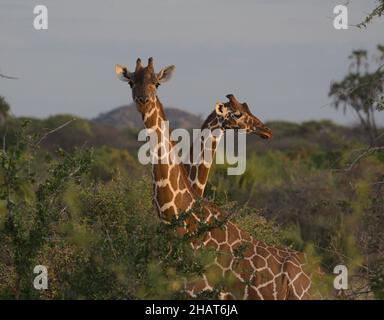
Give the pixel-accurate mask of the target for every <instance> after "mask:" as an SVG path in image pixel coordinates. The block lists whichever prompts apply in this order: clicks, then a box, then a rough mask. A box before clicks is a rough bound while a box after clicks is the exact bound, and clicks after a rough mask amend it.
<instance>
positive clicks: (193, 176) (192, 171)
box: [186, 166, 197, 181]
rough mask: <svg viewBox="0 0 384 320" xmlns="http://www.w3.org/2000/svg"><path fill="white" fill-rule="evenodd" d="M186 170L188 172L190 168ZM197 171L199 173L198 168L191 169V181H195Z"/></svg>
mask: <svg viewBox="0 0 384 320" xmlns="http://www.w3.org/2000/svg"><path fill="white" fill-rule="evenodd" d="M186 169H187V170H188V168H186ZM196 171H197V167H196V166H192V167H191V168H190V173H189V178H190V180H191V181H195V178H196Z"/></svg>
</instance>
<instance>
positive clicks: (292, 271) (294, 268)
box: [284, 260, 301, 280]
mask: <svg viewBox="0 0 384 320" xmlns="http://www.w3.org/2000/svg"><path fill="white" fill-rule="evenodd" d="M284 269H285V270H284V271H285V272H286V273H287V274H288V278H289V279H291V280H292V279H293V278H294V277H295V275H297V273H299V272H300V271H301V268H300V267H299V266H298V265H296V264H295V263H293V262H292V261H290V260H288V261H286V262H285V266H284Z"/></svg>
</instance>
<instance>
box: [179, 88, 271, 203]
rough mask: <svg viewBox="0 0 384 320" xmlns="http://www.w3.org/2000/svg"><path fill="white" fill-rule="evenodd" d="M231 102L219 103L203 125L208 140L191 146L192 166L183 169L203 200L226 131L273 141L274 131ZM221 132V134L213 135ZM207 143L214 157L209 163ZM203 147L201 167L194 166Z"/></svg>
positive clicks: (199, 165)
mask: <svg viewBox="0 0 384 320" xmlns="http://www.w3.org/2000/svg"><path fill="white" fill-rule="evenodd" d="M227 98H228V100H229V101H228V102H226V103H220V102H219V103H217V104H216V106H215V110H214V111H212V112H211V114H210V115H209V116H208V117H207V119H206V120H205V121H204V123H203V125H202V127H201V130H205V129H208V130H209V132H210V134H209V136H206V137H204V139H203V138H202V137H201V138H200V143H199V141H195V143H193V144H192V145H191V149H190V154H189V157H190V160H191V161H190V163H185V164H184V166H185V168H186V170H187V175H188V180H189V182H190V184H191V186H192V188H193V189H194V190H195V192H196V194H198V195H199V196H203V194H204V189H205V186H206V184H207V181H208V177H209V172H210V170H211V166H212V163H213V159H214V157H215V154H216V150H217V147H218V145H219V143H220V140H221V138H222V136H223V134H224V131H225V130H227V129H243V130H245V132H246V133H255V134H257V135H259V136H260V137H261V138H263V139H270V138H272V131H271V130H270V129H269V128H268V127H266V126H265V125H264V124H263V123H262V122H261V121H260V119H258V118H257V117H255V116H254V115H253V114H252V112H251V111H250V110H249V107H248V105H247V104H246V103H240V102H239V101H237V99H236V98H235V96H234V95H233V94H228V95H227ZM216 129H218V130H217V131H218V134H214V132H216V131H215V130H216ZM205 141H210V144H211V145H210V148H211V150H212V151H211V155H210V157H209V159H205V158H204V150H205V149H206V148H204V147H205ZM197 145H200V155H199V158H198V159H201V161H200V162H198V163H193V161H192V160H193V148H194V146H197Z"/></svg>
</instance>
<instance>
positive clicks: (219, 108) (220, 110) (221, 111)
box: [215, 102, 228, 117]
mask: <svg viewBox="0 0 384 320" xmlns="http://www.w3.org/2000/svg"><path fill="white" fill-rule="evenodd" d="M215 110H216V114H217V115H219V116H221V117H225V116H226V115H227V113H228V108H227V107H226V106H225V104H224V103H221V102H217V103H216V106H215Z"/></svg>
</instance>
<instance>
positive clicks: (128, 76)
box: [115, 64, 133, 82]
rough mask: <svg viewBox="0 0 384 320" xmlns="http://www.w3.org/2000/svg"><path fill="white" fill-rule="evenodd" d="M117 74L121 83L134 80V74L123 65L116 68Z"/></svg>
mask: <svg viewBox="0 0 384 320" xmlns="http://www.w3.org/2000/svg"><path fill="white" fill-rule="evenodd" d="M115 72H116V75H117V77H118V78H119V79H120V80H121V81H125V82H128V81H131V80H132V76H133V73H132V72H129V71H128V69H127V68H126V67H124V66H122V65H121V64H117V65H116V66H115Z"/></svg>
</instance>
